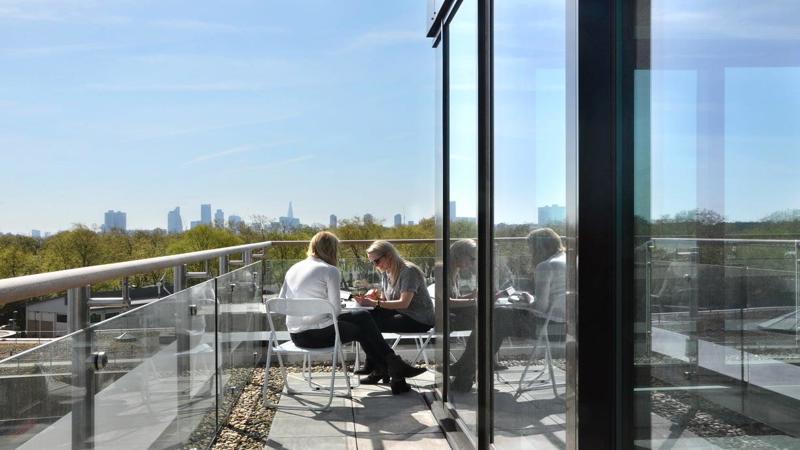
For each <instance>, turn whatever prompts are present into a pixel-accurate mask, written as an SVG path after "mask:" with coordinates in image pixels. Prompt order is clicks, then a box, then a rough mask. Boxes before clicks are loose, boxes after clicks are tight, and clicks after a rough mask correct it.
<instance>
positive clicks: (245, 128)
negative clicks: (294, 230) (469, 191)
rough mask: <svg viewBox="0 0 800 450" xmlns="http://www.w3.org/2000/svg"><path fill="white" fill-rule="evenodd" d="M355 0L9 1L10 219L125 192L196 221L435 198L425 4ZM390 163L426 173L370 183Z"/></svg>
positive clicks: (86, 216)
mask: <svg viewBox="0 0 800 450" xmlns="http://www.w3.org/2000/svg"><path fill="white" fill-rule="evenodd" d="M342 3H343V2H319V3H315V4H314V5H305V4H293V3H284V2H267V3H264V2H257V1H241V2H237V4H236V7H231V5H228V4H224V5H223V4H219V5H213V4H209V5H205V6H204V7H203V8H198V7H197V5H196V4H194V3H190V2H181V1H178V2H170V3H147V4H143V3H87V4H81V5H78V4H75V3H74V2H68V3H62V2H58V1H53V0H42V1H41V2H34V3H30V4H28V3H24V4H19V5H18V8H19V10H17V9H16V8H17V7H15V8H12V9H13V11H9V10H0V23H2V26H0V65H2V67H3V68H4V70H3V71H2V72H0V123H2V127H0V148H3V149H5V150H3V152H2V155H0V165H2V166H3V167H4V173H5V174H6V175H4V177H2V179H0V188H3V189H4V190H6V191H7V192H14V193H15V195H14V196H7V197H6V198H3V199H2V200H0V208H3V210H4V211H8V213H6V214H3V215H2V217H0V232H2V233H9V232H10V233H17V234H29V233H30V232H31V230H32V229H38V230H43V231H45V230H47V231H53V232H55V231H57V230H64V229H69V228H71V226H72V224H76V223H81V224H85V225H87V226H91V225H92V224H98V225H99V224H101V223H103V221H102V212H103V211H107V210H109V209H114V210H117V209H122V210H123V211H125V212H126V213H127V228H128V229H152V228H154V227H159V228H164V227H165V226H166V221H165V218H166V214H167V212H168V211H170V210H173V209H174V208H175V207H176V206H180V207H181V212H182V214H183V216H184V217H183V225H184V228H186V227H187V225H189V224H190V223H191V221H194V220H199V217H197V214H196V211H197V206H196V205H199V204H201V203H208V202H211V203H212V205H217V207H221V208H222V209H223V210H224V211H225V212H226V216H227V215H228V214H230V213H233V214H236V215H239V216H241V217H243V218H244V219H245V220H249V218H250V217H251V216H253V215H264V216H268V217H279V216H280V215H282V214H283V212H285V206H286V202H287V201H288V200H289V199H292V200H294V201H295V203H296V205H297V210H296V214H297V215H298V216H299V217H302V218H303V221H304V222H307V223H322V224H326V223H328V221H329V215H330V214H331V213H332V212H334V211H335V213H336V214H337V215H338V216H339V217H343V218H344V217H354V216H361V215H363V213H364V212H365V211H370V212H371V213H372V214H374V215H376V216H379V217H391V216H392V215H393V214H395V213H396V212H397V211H398V210H399V211H404V212H405V213H406V214H408V215H409V216H410V217H424V216H430V215H432V214H433V211H434V207H433V202H434V198H433V192H434V189H433V183H434V181H433V180H434V154H433V143H434V129H435V128H434V108H435V95H434V89H435V71H434V61H435V55H434V53H433V52H432V51H431V48H430V41H429V39H428V38H426V37H425V20H424V8H420V6H419V5H418V4H416V3H415V2H390V3H386V4H383V3H374V2H351V3H352V4H351V6H353V7H356V6H357V7H358V11H359V14H358V16H353V15H352V14H350V13H346V11H348V8H346V7H343V4H342ZM0 9H2V8H0ZM350 11H352V9H350ZM112 23H113V26H111V24H112ZM297 30H303V32H302V33H298V32H297ZM300 49H302V51H300ZM377 111H380V112H381V113H380V114H376V112H377ZM387 171H388V172H390V173H397V174H400V173H404V174H411V175H405V176H404V195H403V196H402V197H397V198H394V199H392V200H391V201H387V199H386V196H385V194H386V192H385V190H384V189H382V188H381V187H380V186H374V187H371V186H368V185H367V181H368V180H369V179H371V178H374V177H376V176H377V175H376V174H381V173H384V174H385V173H386V172H387ZM72 174H74V176H72ZM382 176H385V175H382ZM301 205H303V206H301ZM212 213H213V211H212Z"/></svg>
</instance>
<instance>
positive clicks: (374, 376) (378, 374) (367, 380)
mask: <svg viewBox="0 0 800 450" xmlns="http://www.w3.org/2000/svg"><path fill="white" fill-rule="evenodd" d="M358 381H360V382H361V384H378V383H383V384H387V383H389V372H387V371H386V370H385V369H384V370H377V369H376V370H373V371H372V373H370V374H369V375H367V376H366V377H364V378H359V379H358Z"/></svg>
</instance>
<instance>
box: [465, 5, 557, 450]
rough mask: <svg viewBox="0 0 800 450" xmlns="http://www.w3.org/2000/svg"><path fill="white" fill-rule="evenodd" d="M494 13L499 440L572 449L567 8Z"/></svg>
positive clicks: (503, 8) (505, 444) (501, 444)
mask: <svg viewBox="0 0 800 450" xmlns="http://www.w3.org/2000/svg"><path fill="white" fill-rule="evenodd" d="M494 11H495V18H494V20H495V36H494V37H495V44H494V45H495V47H494V48H495V54H494V64H495V67H494V83H495V85H494V98H495V103H494V115H495V129H494V133H495V134H494V136H495V149H494V155H495V158H494V160H495V174H494V183H495V192H494V196H495V198H494V218H495V223H494V233H495V242H494V260H495V267H494V282H495V286H494V290H495V292H497V297H498V299H497V301H496V303H495V308H494V319H493V336H492V339H493V340H492V344H493V345H492V350H493V353H492V354H493V356H494V358H495V359H494V361H495V364H494V373H495V378H494V380H495V381H494V393H493V395H494V412H493V414H494V443H495V446H497V448H565V446H566V428H565V427H566V404H565V380H566V367H567V364H566V361H565V345H564V344H565V335H566V315H565V311H566V289H567V258H566V248H565V244H566V241H565V239H564V238H565V236H566V232H567V227H566V224H567V222H566V219H567V202H568V199H567V192H568V191H567V183H568V177H567V169H566V165H567V160H568V157H567V156H568V155H567V151H568V149H567V130H568V127H567V82H566V80H567V73H566V62H567V54H566V51H567V50H566V31H567V30H566V14H567V8H566V2H550V1H544V0H536V1H531V2H527V3H524V4H520V3H518V2H513V3H508V2H495V8H494ZM454 264H459V262H458V261H457V260H456V261H454Z"/></svg>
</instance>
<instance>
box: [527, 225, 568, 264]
mask: <svg viewBox="0 0 800 450" xmlns="http://www.w3.org/2000/svg"><path fill="white" fill-rule="evenodd" d="M528 247H529V248H530V250H531V253H532V256H533V264H534V267H535V266H536V264H539V263H540V262H542V261H544V260H546V259H547V258H550V257H551V256H553V255H555V254H557V253H561V252H563V251H564V250H565V249H564V244H563V243H562V242H561V237H560V236H559V235H558V233H556V232H555V231H553V230H552V229H551V228H546V227H545V228H537V229H535V230H533V231H531V232H530V233H529V234H528Z"/></svg>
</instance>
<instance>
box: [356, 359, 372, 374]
mask: <svg viewBox="0 0 800 450" xmlns="http://www.w3.org/2000/svg"><path fill="white" fill-rule="evenodd" d="M374 370H375V366H374V365H373V364H372V361H371V360H370V359H369V358H367V360H366V361H364V365H363V366H362V367H361V368H360V369H358V370H356V371H354V372H353V373H354V374H356V375H369V374H371V373H372V372H373V371H374Z"/></svg>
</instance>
